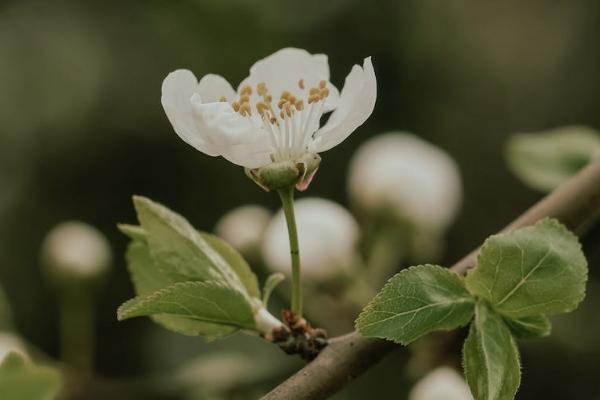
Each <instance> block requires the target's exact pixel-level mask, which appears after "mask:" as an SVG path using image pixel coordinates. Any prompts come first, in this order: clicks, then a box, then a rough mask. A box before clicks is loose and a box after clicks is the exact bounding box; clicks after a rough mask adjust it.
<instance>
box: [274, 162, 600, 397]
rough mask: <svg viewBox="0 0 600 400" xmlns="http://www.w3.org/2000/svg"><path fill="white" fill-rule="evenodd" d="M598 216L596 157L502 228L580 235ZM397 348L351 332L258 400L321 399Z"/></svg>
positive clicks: (461, 265) (462, 268)
mask: <svg viewBox="0 0 600 400" xmlns="http://www.w3.org/2000/svg"><path fill="white" fill-rule="evenodd" d="M599 216H600V160H597V161H594V162H592V163H590V164H589V165H588V166H587V167H585V168H584V169H583V170H582V171H581V172H579V173H578V174H577V175H576V176H575V177H573V178H572V179H570V180H569V181H568V182H566V183H565V184H563V185H561V186H560V187H559V188H558V189H556V190H555V191H554V192H552V193H550V194H549V195H548V196H546V197H545V198H543V199H542V200H541V201H539V202H538V203H536V204H535V205H534V206H533V207H531V208H530V209H528V210H527V211H526V212H525V213H523V214H522V215H521V216H520V217H518V218H517V219H516V220H514V221H513V222H512V223H511V224H509V225H508V226H507V227H505V228H504V229H503V230H502V231H503V232H504V231H509V230H512V229H516V228H520V227H523V226H527V225H531V224H533V223H535V222H536V221H538V220H539V219H541V218H544V217H553V218H557V219H558V220H560V221H561V222H562V223H564V224H565V225H567V226H568V227H569V229H572V230H574V231H576V232H578V233H582V232H583V231H585V230H586V229H587V228H589V227H590V226H591V225H592V224H593V223H594V222H595V221H596V219H597V218H598V217H599ZM478 250H479V249H475V250H473V251H472V252H471V253H470V254H468V255H467V256H466V257H464V258H463V259H462V260H460V261H459V262H457V263H456V264H454V266H452V268H451V270H453V271H455V272H457V273H461V274H464V273H465V272H466V271H467V269H469V268H470V267H473V266H474V265H475V261H476V257H477V253H478ZM397 347H398V346H397V345H394V344H392V343H391V342H387V341H384V340H381V339H370V338H364V337H361V336H359V335H358V334H357V333H356V332H352V333H349V334H347V335H344V336H339V337H336V338H334V339H332V340H331V341H330V344H329V346H327V347H326V348H325V350H323V351H322V352H321V354H320V355H319V356H318V357H317V358H316V359H315V360H314V361H312V362H311V363H309V364H307V365H306V366H305V367H304V368H302V369H301V370H300V371H298V372H297V373H296V374H294V375H293V376H291V377H290V378H288V379H287V380H286V381H285V382H283V383H282V384H280V385H279V386H278V387H276V388H275V389H273V390H272V391H271V392H269V393H268V394H267V395H265V396H264V397H263V400H283V399H285V400H318V399H326V398H327V397H329V396H330V395H331V394H333V393H335V392H337V391H338V390H340V389H341V388H342V387H343V386H344V385H345V384H346V383H348V382H349V381H351V380H352V379H354V378H355V377H357V376H358V375H360V374H361V373H363V372H365V371H366V370H367V369H369V368H370V367H371V366H373V365H374V364H376V363H377V362H378V361H379V360H381V359H382V358H383V357H384V356H386V355H387V354H388V353H390V352H391V351H392V350H393V349H395V348H397Z"/></svg>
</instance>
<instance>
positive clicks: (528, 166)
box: [506, 126, 600, 191]
mask: <svg viewBox="0 0 600 400" xmlns="http://www.w3.org/2000/svg"><path fill="white" fill-rule="evenodd" d="M599 151H600V135H599V134H598V132H596V131H595V130H593V129H590V128H587V127H583V126H567V127H562V128H557V129H553V130H550V131H547V132H545V133H521V134H516V135H513V136H512V137H511V138H510V139H509V141H508V143H507V147H506V159H507V163H508V166H509V167H510V169H511V170H512V171H513V173H514V174H515V175H517V176H518V177H519V178H520V179H521V180H522V181H523V182H525V183H526V184H527V185H529V186H531V187H532V188H534V189H537V190H540V191H550V190H552V189H554V188H556V187H557V186H558V185H560V184H561V183H563V182H564V181H566V180H567V179H569V178H570V177H571V176H573V175H575V174H576V173H577V172H578V171H579V170H580V169H581V168H583V167H584V166H585V165H586V164H587V163H588V162H589V161H590V160H591V159H592V157H593V156H594V154H597V152H599Z"/></svg>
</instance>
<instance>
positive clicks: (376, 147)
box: [348, 132, 462, 232]
mask: <svg viewBox="0 0 600 400" xmlns="http://www.w3.org/2000/svg"><path fill="white" fill-rule="evenodd" d="M348 191H349V195H350V197H351V199H352V201H353V202H354V203H355V204H356V205H357V206H358V207H360V208H361V209H363V210H366V211H370V212H373V211H377V210H380V209H384V208H388V209H391V210H393V211H394V212H395V213H396V214H397V215H398V216H399V217H402V218H405V219H407V220H409V221H410V222H411V223H413V224H415V225H416V226H417V227H419V228H421V229H422V230H425V231H433V232H436V231H442V230H444V229H446V228H447V227H448V226H449V225H450V223H452V221H453V220H454V218H455V217H456V214H457V212H458V210H459V207H460V203H461V197H462V187H461V179H460V174H459V171H458V167H457V165H456V163H455V162H454V160H453V159H452V158H451V157H450V156H449V155H448V154H447V153H445V152H444V151H443V150H441V149H439V148H437V147H435V146H433V145H431V144H429V143H427V142H425V141H424V140H422V139H420V138H418V137H416V136H414V135H412V134H409V133H404V132H390V133H385V134H382V135H379V136H377V137H375V138H373V139H370V140H368V141H367V142H366V143H364V144H363V145H362V146H361V147H360V148H359V149H358V150H357V152H356V154H355V155H354V156H353V158H352V160H351V163H350V172H349V177H348Z"/></svg>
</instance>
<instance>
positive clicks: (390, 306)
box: [356, 265, 474, 344]
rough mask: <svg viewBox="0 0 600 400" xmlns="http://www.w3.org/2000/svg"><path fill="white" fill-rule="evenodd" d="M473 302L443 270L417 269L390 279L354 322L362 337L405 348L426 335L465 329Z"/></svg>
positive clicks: (456, 278)
mask: <svg viewBox="0 0 600 400" xmlns="http://www.w3.org/2000/svg"><path fill="white" fill-rule="evenodd" d="M473 305H474V299H473V297H472V296H471V295H470V294H469V292H468V291H467V290H466V289H465V286H464V283H463V279H462V278H461V277H460V276H458V275H457V274H455V273H454V272H452V271H449V270H448V269H446V268H443V267H439V266H435V265H419V266H417V267H410V268H408V269H405V270H403V271H401V272H400V273H398V274H396V275H395V276H394V277H392V278H391V279H390V280H389V281H388V283H387V284H386V285H385V286H384V287H383V289H382V290H381V291H380V292H379V293H378V294H377V296H375V298H374V299H373V300H371V302H370V303H369V304H368V305H367V306H366V307H365V309H364V310H363V311H362V313H361V314H360V315H359V317H358V319H357V320H356V328H357V329H358V331H359V332H360V333H361V334H362V335H363V336H370V337H380V338H385V339H388V340H393V341H394V342H399V343H402V344H408V343H410V342H412V341H414V340H416V339H418V338H419V337H421V336H423V335H425V334H426V333H429V332H432V331H437V330H450V329H454V328H457V327H459V326H463V325H466V324H467V323H468V322H469V321H470V320H471V317H472V316H473Z"/></svg>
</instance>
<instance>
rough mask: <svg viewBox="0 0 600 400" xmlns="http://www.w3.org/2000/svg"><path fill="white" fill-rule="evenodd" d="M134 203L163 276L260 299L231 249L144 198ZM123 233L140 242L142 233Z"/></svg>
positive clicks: (250, 276)
mask: <svg viewBox="0 0 600 400" xmlns="http://www.w3.org/2000/svg"><path fill="white" fill-rule="evenodd" d="M133 201H134V204H135V208H136V211H137V214H138V219H139V221H140V224H141V228H142V229H143V231H144V232H145V237H146V241H147V243H148V247H149V249H150V253H151V256H152V258H153V259H154V261H155V262H156V263H157V265H158V266H159V267H160V269H161V271H162V272H163V274H164V275H166V276H168V277H169V278H170V279H171V280H173V281H178V282H186V281H217V282H221V283H223V284H225V285H227V286H228V287H230V288H231V289H234V290H237V291H239V292H240V293H241V294H243V295H245V296H248V297H256V298H260V291H259V289H258V283H257V281H256V277H255V276H254V274H253V273H252V271H251V270H250V268H249V267H248V265H247V264H246V263H245V261H244V260H243V258H242V257H241V256H240V255H239V254H238V253H237V252H236V251H235V250H233V248H231V246H229V245H227V244H225V243H224V242H223V241H222V240H220V239H218V238H216V237H214V236H212V235H208V234H201V233H199V232H198V231H196V229H194V227H192V226H191V225H190V223H189V222H188V221H187V220H185V218H183V217H182V216H180V215H178V214H176V213H174V212H173V211H171V210H169V209H168V208H166V207H164V206H162V205H160V204H158V203H155V202H153V201H151V200H149V199H147V198H145V197H140V196H134V199H133ZM121 229H122V230H123V227H121ZM124 230H125V231H126V232H127V234H128V235H130V236H132V237H135V238H136V239H138V240H139V238H140V236H141V231H139V230H132V229H131V228H128V227H125V228H124Z"/></svg>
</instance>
